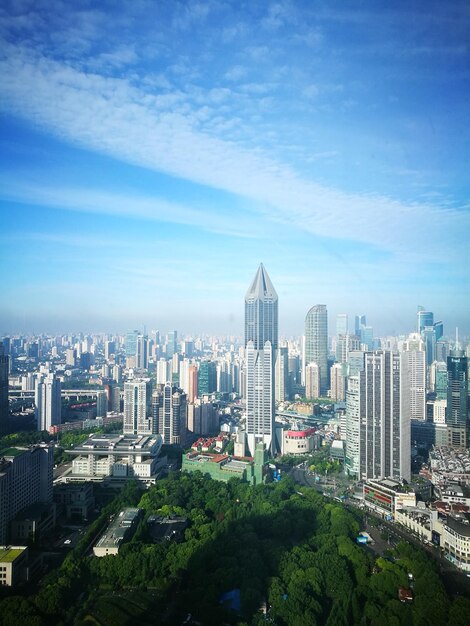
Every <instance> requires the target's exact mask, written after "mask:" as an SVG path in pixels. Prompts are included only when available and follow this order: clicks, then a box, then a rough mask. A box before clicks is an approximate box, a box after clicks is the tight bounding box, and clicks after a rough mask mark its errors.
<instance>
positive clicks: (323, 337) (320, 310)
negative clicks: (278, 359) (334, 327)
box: [304, 304, 328, 395]
mask: <svg viewBox="0 0 470 626" xmlns="http://www.w3.org/2000/svg"><path fill="white" fill-rule="evenodd" d="M310 363H316V364H317V365H318V367H319V369H320V394H321V395H326V392H327V390H328V315H327V311H326V305H325V304H316V305H315V306H312V308H311V309H310V311H309V312H308V313H307V315H306V317H305V363H304V370H305V368H306V367H307V365H310Z"/></svg>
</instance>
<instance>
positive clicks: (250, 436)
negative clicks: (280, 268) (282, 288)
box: [245, 264, 278, 456]
mask: <svg viewBox="0 0 470 626" xmlns="http://www.w3.org/2000/svg"><path fill="white" fill-rule="evenodd" d="M277 349H278V297H277V293H276V290H275V289H274V286H273V284H272V282H271V280H270V278H269V276H268V273H267V272H266V270H265V268H264V266H263V264H261V265H260V266H259V268H258V271H257V272H256V276H255V277H254V279H253V282H252V283H251V285H250V288H249V289H248V291H247V293H246V296H245V358H246V393H245V398H246V433H247V443H248V448H249V450H250V453H251V454H252V455H253V456H254V454H255V449H256V446H257V444H258V443H260V442H262V443H264V444H265V446H266V449H267V450H268V451H269V452H270V453H271V454H274V453H275V449H276V442H275V434H274V418H275V389H274V385H275V357H276V355H277Z"/></svg>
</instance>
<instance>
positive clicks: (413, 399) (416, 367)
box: [400, 333, 426, 421]
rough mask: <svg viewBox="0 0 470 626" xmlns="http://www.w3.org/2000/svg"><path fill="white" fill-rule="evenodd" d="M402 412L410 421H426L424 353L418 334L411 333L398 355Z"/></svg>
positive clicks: (422, 343)
mask: <svg viewBox="0 0 470 626" xmlns="http://www.w3.org/2000/svg"><path fill="white" fill-rule="evenodd" d="M400 394H401V402H402V411H403V412H404V413H405V415H406V416H407V417H408V418H409V419H412V420H421V421H424V420H425V419H426V353H425V350H424V342H423V341H422V339H421V336H420V335H419V333H412V334H411V335H410V336H409V337H408V340H407V341H405V343H404V344H403V348H402V352H401V353H400Z"/></svg>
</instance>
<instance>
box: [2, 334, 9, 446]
mask: <svg viewBox="0 0 470 626" xmlns="http://www.w3.org/2000/svg"><path fill="white" fill-rule="evenodd" d="M8 361H9V356H8V355H7V354H5V349H4V344H3V343H2V344H0V437H1V436H2V435H6V434H7V433H8V432H9V429H10V408H9V404H8V367H9V362H8Z"/></svg>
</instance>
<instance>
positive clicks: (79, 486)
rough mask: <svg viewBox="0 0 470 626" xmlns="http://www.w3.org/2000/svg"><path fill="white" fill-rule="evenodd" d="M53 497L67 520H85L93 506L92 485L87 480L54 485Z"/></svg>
mask: <svg viewBox="0 0 470 626" xmlns="http://www.w3.org/2000/svg"><path fill="white" fill-rule="evenodd" d="M53 498H54V502H55V503H56V505H57V508H58V509H59V511H61V512H62V511H63V512H64V513H65V516H66V517H67V519H69V520H81V521H84V520H87V519H88V518H89V517H90V515H91V513H92V512H93V509H94V507H95V497H94V495H93V485H92V484H91V483H89V482H80V483H69V484H65V483H63V484H59V485H54V495H53Z"/></svg>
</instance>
